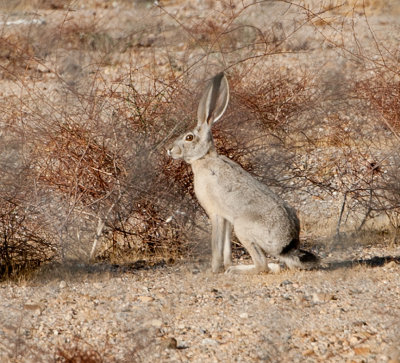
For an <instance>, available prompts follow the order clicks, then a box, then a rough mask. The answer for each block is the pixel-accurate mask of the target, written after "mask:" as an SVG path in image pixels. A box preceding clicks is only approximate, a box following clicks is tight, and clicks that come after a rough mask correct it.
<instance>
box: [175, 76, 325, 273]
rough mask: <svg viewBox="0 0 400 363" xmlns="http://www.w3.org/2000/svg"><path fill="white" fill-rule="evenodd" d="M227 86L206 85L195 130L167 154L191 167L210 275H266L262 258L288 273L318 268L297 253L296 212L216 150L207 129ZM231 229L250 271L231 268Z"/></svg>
mask: <svg viewBox="0 0 400 363" xmlns="http://www.w3.org/2000/svg"><path fill="white" fill-rule="evenodd" d="M228 101H229V85H228V81H227V79H226V77H225V75H224V74H223V73H220V74H218V75H217V76H215V77H214V78H213V79H212V80H211V81H210V82H209V84H208V85H207V87H206V89H205V91H204V93H203V96H202V98H201V100H200V104H199V108H198V112H197V115H198V123H197V126H196V127H195V128H194V129H193V130H192V131H190V132H187V133H185V134H183V135H181V136H180V137H178V138H177V139H176V140H175V142H174V144H173V145H172V147H171V148H170V149H169V150H168V154H169V155H171V156H172V157H173V158H174V159H183V160H185V161H186V162H187V163H189V164H191V167H192V170H193V174H194V190H195V194H196V197H197V199H198V200H199V202H200V204H201V206H202V207H203V208H204V210H205V211H206V213H207V215H208V216H209V218H210V220H211V224H212V238H211V243H212V270H213V271H214V272H219V271H223V270H224V268H225V269H226V272H227V273H258V272H263V271H268V270H269V267H268V261H267V259H266V256H265V253H266V254H269V255H271V256H274V257H278V258H279V259H280V260H281V261H282V262H284V263H285V264H286V265H287V266H288V267H289V268H303V267H307V266H309V265H312V264H315V263H316V262H317V260H318V259H317V257H316V256H315V255H313V254H312V253H310V252H306V251H303V250H300V249H298V245H299V231H300V224H299V220H298V218H297V215H296V213H295V211H294V210H293V209H292V208H291V207H290V206H288V205H287V204H286V203H285V202H284V201H283V200H282V199H281V198H280V197H279V196H277V195H276V194H274V193H273V192H272V191H271V190H270V189H269V188H268V187H267V186H266V185H264V184H262V183H261V182H259V181H258V180H257V179H255V178H254V177H253V176H252V175H251V174H249V173H248V172H246V171H245V170H244V169H243V168H242V167H241V166H240V165H239V164H237V163H235V162H234V161H232V160H230V159H229V158H227V157H225V156H223V155H219V154H218V153H217V151H216V150H215V146H214V140H213V137H212V133H211V126H212V124H213V123H215V122H216V121H217V120H218V119H219V118H220V117H221V116H222V114H223V113H224V111H225V109H226V107H227V104H228ZM232 228H233V230H234V232H235V234H236V236H237V238H238V239H239V241H240V242H241V243H242V244H243V246H244V247H245V248H246V250H247V251H248V252H249V254H250V256H251V258H252V260H253V263H254V265H238V266H232V258H231V241H230V237H231V232H232Z"/></svg>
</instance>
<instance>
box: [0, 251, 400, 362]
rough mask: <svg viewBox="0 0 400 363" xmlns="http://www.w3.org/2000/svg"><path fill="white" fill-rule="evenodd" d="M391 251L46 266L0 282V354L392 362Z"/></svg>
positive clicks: (395, 335) (10, 357) (395, 255)
mask: <svg viewBox="0 0 400 363" xmlns="http://www.w3.org/2000/svg"><path fill="white" fill-rule="evenodd" d="M350 251H351V253H349V252H350ZM320 252H321V253H323V251H320ZM399 256H400V249H399V248H398V247H390V246H386V247H384V248H383V246H381V247H376V246H375V247H368V246H364V247H361V246H359V247H357V248H356V247H353V248H352V249H351V250H348V251H347V252H346V253H344V252H343V251H339V250H336V251H331V253H328V254H327V255H326V256H325V258H324V267H321V268H320V269H317V270H314V271H282V272H281V273H279V274H276V275H273V274H263V275H256V276H231V275H226V274H218V275H214V274H212V273H211V272H210V270H209V266H208V263H207V262H198V263H196V262H193V261H192V262H181V263H178V264H176V265H172V266H164V265H161V264H160V265H158V266H153V267H146V266H145V265H140V263H137V264H135V265H126V266H109V265H94V266H93V265H92V266H85V265H77V264H71V265H68V266H64V267H57V268H53V269H50V270H48V271H45V272H42V273H41V274H40V275H39V276H37V277H36V278H34V279H33V280H32V281H30V282H26V281H25V282H21V283H19V284H16V283H3V284H1V286H0V299H1V305H0V317H1V320H0V337H1V339H0V361H2V362H41V361H44V362H48V361H53V360H54V359H56V361H63V360H62V359H61V358H62V357H64V358H65V357H69V358H71V357H74V356H75V357H77V356H79V355H81V356H82V354H84V353H85V354H87V355H89V356H91V357H92V358H93V359H95V360H94V361H104V362H113V361H117V362H181V361H184V362H185V361H192V362H228V361H233V362H258V361H265V362H399V361H400V350H399V346H398V342H399V339H400V308H399V304H398V296H399V294H400V282H399V279H398V276H399V271H400V266H399V261H400V257H399ZM247 262H248V261H247ZM57 359H59V360H57Z"/></svg>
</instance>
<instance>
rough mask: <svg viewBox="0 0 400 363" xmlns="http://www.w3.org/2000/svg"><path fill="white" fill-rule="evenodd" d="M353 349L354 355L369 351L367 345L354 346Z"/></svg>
mask: <svg viewBox="0 0 400 363" xmlns="http://www.w3.org/2000/svg"><path fill="white" fill-rule="evenodd" d="M353 350H354V353H355V354H356V355H367V354H369V352H370V351H371V349H370V348H369V347H367V346H363V347H355V348H354V349H353Z"/></svg>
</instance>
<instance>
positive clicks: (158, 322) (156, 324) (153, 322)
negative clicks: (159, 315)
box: [148, 319, 162, 329]
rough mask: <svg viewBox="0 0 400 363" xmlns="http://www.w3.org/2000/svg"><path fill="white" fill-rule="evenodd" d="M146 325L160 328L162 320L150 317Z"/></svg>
mask: <svg viewBox="0 0 400 363" xmlns="http://www.w3.org/2000/svg"><path fill="white" fill-rule="evenodd" d="M148 325H150V326H152V327H154V328H157V329H160V328H161V326H162V321H161V320H159V319H152V320H150V321H149V323H148Z"/></svg>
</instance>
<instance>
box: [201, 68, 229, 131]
mask: <svg viewBox="0 0 400 363" xmlns="http://www.w3.org/2000/svg"><path fill="white" fill-rule="evenodd" d="M228 102H229V84H228V80H227V79H226V76H225V74H224V73H223V72H221V73H218V74H217V75H216V76H215V77H214V78H213V79H211V80H210V81H209V83H208V85H207V87H206V89H205V90H204V93H203V95H202V96H201V99H200V103H199V108H198V109H197V120H198V123H199V124H201V123H204V122H207V123H208V124H209V125H211V124H213V123H215V122H217V121H218V120H219V119H220V118H221V116H222V115H223V114H224V112H225V110H226V107H227V106H228Z"/></svg>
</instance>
